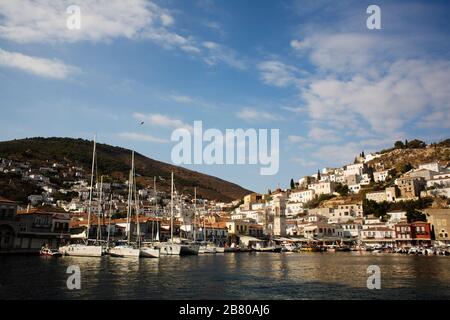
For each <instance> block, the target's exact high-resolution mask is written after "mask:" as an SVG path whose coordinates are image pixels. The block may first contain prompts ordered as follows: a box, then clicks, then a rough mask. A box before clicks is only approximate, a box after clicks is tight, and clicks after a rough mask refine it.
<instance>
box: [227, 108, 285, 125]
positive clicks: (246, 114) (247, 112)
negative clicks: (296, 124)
mask: <svg viewBox="0 0 450 320" xmlns="http://www.w3.org/2000/svg"><path fill="white" fill-rule="evenodd" d="M236 117H238V118H239V119H242V120H244V121H246V122H270V121H283V120H285V119H284V118H283V117H282V116H280V115H278V114H276V113H274V112H268V111H264V110H260V109H257V108H251V107H245V108H242V109H241V110H240V111H239V112H237V113H236Z"/></svg>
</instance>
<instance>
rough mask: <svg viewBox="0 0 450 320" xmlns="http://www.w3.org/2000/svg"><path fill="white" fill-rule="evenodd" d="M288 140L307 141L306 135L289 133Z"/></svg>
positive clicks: (292, 141) (293, 141) (294, 141)
mask: <svg viewBox="0 0 450 320" xmlns="http://www.w3.org/2000/svg"><path fill="white" fill-rule="evenodd" d="M288 141H289V142H291V143H301V142H305V141H307V139H306V138H305V137H302V136H298V135H289V136H288Z"/></svg>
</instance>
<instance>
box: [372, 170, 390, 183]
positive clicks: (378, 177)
mask: <svg viewBox="0 0 450 320" xmlns="http://www.w3.org/2000/svg"><path fill="white" fill-rule="evenodd" d="M389 176H390V170H383V171H377V172H374V173H373V180H374V181H375V182H384V181H386V179H387V178H388V177H389Z"/></svg>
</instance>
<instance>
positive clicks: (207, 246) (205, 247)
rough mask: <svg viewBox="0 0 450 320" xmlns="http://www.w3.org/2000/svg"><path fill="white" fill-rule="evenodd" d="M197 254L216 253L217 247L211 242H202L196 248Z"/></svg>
mask: <svg viewBox="0 0 450 320" xmlns="http://www.w3.org/2000/svg"><path fill="white" fill-rule="evenodd" d="M198 253H199V254H205V253H217V247H216V245H215V244H213V243H202V244H201V245H200V247H199V249H198Z"/></svg>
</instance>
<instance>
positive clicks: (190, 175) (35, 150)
mask: <svg viewBox="0 0 450 320" xmlns="http://www.w3.org/2000/svg"><path fill="white" fill-rule="evenodd" d="M92 146H93V142H92V141H89V140H83V139H72V138H39V137H38V138H27V139H20V140H11V141H4V142H0V158H6V159H10V160H14V161H20V162H28V163H30V164H31V166H32V167H33V168H39V167H48V166H51V165H52V164H53V163H55V162H56V163H59V164H61V165H63V166H64V167H63V168H69V167H70V166H81V167H83V171H84V173H85V174H90V170H91V161H92ZM97 160H98V169H97V170H98V175H99V176H100V175H107V176H109V180H111V181H116V182H123V181H125V180H126V179H127V178H128V172H129V170H130V162H131V150H128V149H125V148H121V147H114V146H110V145H107V144H97ZM135 164H136V173H137V175H138V179H137V182H138V184H139V185H141V186H147V185H148V186H153V177H154V176H156V177H158V182H157V188H158V189H159V190H165V191H168V190H169V188H170V173H171V172H172V171H173V172H174V175H175V185H176V187H177V189H178V190H181V191H182V192H183V193H189V194H193V190H194V187H197V193H198V194H199V195H200V196H203V197H204V198H207V199H211V200H213V199H214V200H220V201H231V200H235V199H239V198H242V197H243V196H244V195H246V194H248V193H250V192H251V191H249V190H246V189H244V188H242V187H240V186H238V185H237V184H234V183H230V182H227V181H225V180H222V179H219V178H216V177H213V176H209V175H206V174H202V173H199V172H195V171H191V170H188V169H185V168H181V167H177V166H174V165H170V164H167V163H164V162H160V161H157V160H153V159H150V158H147V157H145V156H143V155H141V154H139V153H136V154H135ZM56 182H57V181H55V183H56ZM5 183H6V182H5V181H3V183H1V182H0V187H5ZM15 183H16V184H18V185H19V184H20V183H19V182H17V181H16V182H15ZM7 185H11V181H9V184H7ZM27 189H28V188H27Z"/></svg>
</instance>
